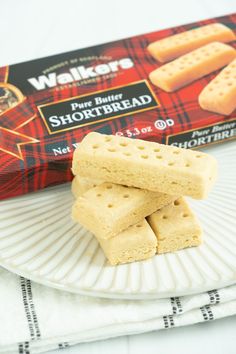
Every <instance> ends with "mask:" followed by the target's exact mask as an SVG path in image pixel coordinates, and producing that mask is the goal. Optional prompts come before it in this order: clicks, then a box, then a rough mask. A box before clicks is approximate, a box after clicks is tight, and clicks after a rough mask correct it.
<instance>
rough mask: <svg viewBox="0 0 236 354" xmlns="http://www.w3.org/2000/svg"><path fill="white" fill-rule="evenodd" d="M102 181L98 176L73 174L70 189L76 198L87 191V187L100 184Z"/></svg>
mask: <svg viewBox="0 0 236 354" xmlns="http://www.w3.org/2000/svg"><path fill="white" fill-rule="evenodd" d="M103 182H104V181H103V180H101V179H98V178H89V177H82V176H79V175H77V176H75V177H74V179H73V181H72V184H71V191H72V194H73V195H74V197H75V198H78V197H79V196H80V195H82V194H84V193H85V192H87V191H88V190H89V189H91V188H93V187H96V186H98V185H99V184H102V183H103Z"/></svg>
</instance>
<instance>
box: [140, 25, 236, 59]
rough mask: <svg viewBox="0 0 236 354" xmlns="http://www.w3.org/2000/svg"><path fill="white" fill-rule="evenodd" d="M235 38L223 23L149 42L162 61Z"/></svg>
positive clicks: (152, 53)
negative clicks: (212, 43)
mask: <svg viewBox="0 0 236 354" xmlns="http://www.w3.org/2000/svg"><path fill="white" fill-rule="evenodd" d="M234 40H235V34H234V32H233V31H232V30H231V29H230V28H228V27H227V26H225V25H223V24H221V23H212V24H210V25H206V26H202V27H198V28H194V29H192V30H190V31H185V32H182V33H178V34H175V35H173V36H170V37H167V38H164V39H160V40H159V41H156V42H153V43H151V44H149V46H148V48H147V49H148V51H149V52H150V54H151V55H152V56H153V57H154V58H155V59H157V60H159V61H160V62H162V63H165V62H167V61H170V60H173V59H175V58H177V57H179V56H180V55H183V54H186V53H189V52H191V51H192V50H194V49H197V48H199V47H201V46H203V45H205V44H208V43H211V42H215V41H217V42H222V43H227V42H231V41H234Z"/></svg>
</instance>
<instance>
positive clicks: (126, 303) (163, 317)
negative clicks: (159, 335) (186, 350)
mask: <svg viewBox="0 0 236 354" xmlns="http://www.w3.org/2000/svg"><path fill="white" fill-rule="evenodd" d="M233 314H236V285H232V286H229V287H226V288H223V289H219V290H212V291H208V292H206V293H202V294H198V295H192V296H183V297H173V298H168V299H161V300H148V301H131V300H111V299H100V298H92V297H87V296H81V295H75V294H71V293H67V292H63V291H59V290H55V289H51V288H48V287H45V286H42V285H39V284H36V283H34V282H31V281H30V280H27V279H25V278H22V277H19V276H17V275H15V274H12V273H10V272H8V271H6V270H4V269H3V268H0V353H4V354H7V353H12V354H13V353H20V354H33V353H41V352H45V351H47V350H53V349H57V348H63V347H67V346H70V345H73V344H77V343H80V342H85V341H94V340H99V339H105V338H109V337H115V336H121V335H128V334H135V333H143V332H148V331H154V330H158V329H164V328H172V327H178V326H184V325H188V324H193V323H197V322H203V321H211V320H214V319H218V318H221V317H225V316H230V315H233Z"/></svg>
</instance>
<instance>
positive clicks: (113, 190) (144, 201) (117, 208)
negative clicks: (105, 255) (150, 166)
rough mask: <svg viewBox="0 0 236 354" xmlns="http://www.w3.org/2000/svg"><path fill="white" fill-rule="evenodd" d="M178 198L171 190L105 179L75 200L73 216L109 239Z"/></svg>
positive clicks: (99, 236) (92, 230)
mask: <svg viewBox="0 0 236 354" xmlns="http://www.w3.org/2000/svg"><path fill="white" fill-rule="evenodd" d="M175 199H177V197H176V196H170V195H168V194H163V193H158V192H156V193H153V192H151V191H147V190H144V189H138V188H132V187H130V188H129V187H125V186H122V185H118V184H112V183H103V184H101V185H99V186H97V187H94V188H92V189H90V190H89V191H87V192H86V193H84V194H83V195H82V196H81V197H79V198H78V199H77V200H76V202H75V203H74V205H73V207H72V217H73V219H74V220H75V221H77V222H79V223H80V224H81V225H83V226H84V227H86V228H87V229H88V230H90V231H91V232H92V233H94V234H95V236H96V237H97V238H100V239H109V238H111V237H113V236H115V235H117V234H119V233H120V232H122V231H123V230H125V229H127V228H128V227H129V226H131V225H134V224H136V223H137V222H139V221H140V220H143V219H144V218H145V217H146V216H148V215H150V214H151V213H153V212H154V211H155V210H157V209H160V208H162V207H163V206H165V205H167V204H170V203H171V202H172V201H173V200H175Z"/></svg>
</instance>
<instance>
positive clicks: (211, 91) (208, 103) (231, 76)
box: [199, 59, 236, 115]
mask: <svg viewBox="0 0 236 354" xmlns="http://www.w3.org/2000/svg"><path fill="white" fill-rule="evenodd" d="M199 104H200V106H201V108H202V109H205V110H207V111H211V112H215V113H220V114H224V115H229V114H231V113H232V112H233V111H234V110H235V109H236V59H235V60H233V61H232V62H231V63H230V64H229V65H228V66H227V67H226V68H225V69H223V70H222V71H221V72H220V73H219V75H217V76H216V77H215V78H214V79H213V80H212V81H211V82H210V83H209V84H208V85H207V86H206V87H205V88H204V89H203V90H202V92H201V93H200V95H199Z"/></svg>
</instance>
